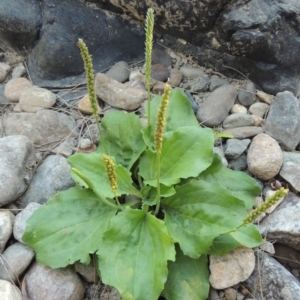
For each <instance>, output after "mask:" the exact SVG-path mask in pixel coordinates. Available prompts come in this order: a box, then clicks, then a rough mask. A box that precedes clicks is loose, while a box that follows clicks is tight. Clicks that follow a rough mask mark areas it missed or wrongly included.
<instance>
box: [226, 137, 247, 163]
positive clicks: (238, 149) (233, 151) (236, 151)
mask: <svg viewBox="0 0 300 300" xmlns="http://www.w3.org/2000/svg"><path fill="white" fill-rule="evenodd" d="M250 142H251V140H250V139H244V140H238V139H228V140H227V142H226V148H225V156H226V158H228V159H236V158H238V157H239V156H241V155H242V154H243V153H244V152H245V151H246V149H247V148H248V146H249V144H250Z"/></svg>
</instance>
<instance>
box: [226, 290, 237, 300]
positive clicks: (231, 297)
mask: <svg viewBox="0 0 300 300" xmlns="http://www.w3.org/2000/svg"><path fill="white" fill-rule="evenodd" d="M224 296H225V298H226V300H236V299H237V296H238V292H237V290H235V289H233V288H228V289H226V290H225V293H224Z"/></svg>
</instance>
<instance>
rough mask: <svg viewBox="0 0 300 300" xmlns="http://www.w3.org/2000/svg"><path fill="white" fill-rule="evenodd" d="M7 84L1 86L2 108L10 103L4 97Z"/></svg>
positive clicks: (0, 103)
mask: <svg viewBox="0 0 300 300" xmlns="http://www.w3.org/2000/svg"><path fill="white" fill-rule="evenodd" d="M4 89H5V84H4V83H3V84H0V106H5V105H7V104H9V101H8V100H7V99H6V98H5V97H4Z"/></svg>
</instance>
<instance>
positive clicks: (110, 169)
mask: <svg viewBox="0 0 300 300" xmlns="http://www.w3.org/2000/svg"><path fill="white" fill-rule="evenodd" d="M103 161H104V164H105V169H106V174H107V177H108V180H109V184H110V186H111V189H112V191H113V193H114V195H115V197H117V194H116V190H117V188H118V183H117V173H116V165H115V163H114V161H113V160H112V159H111V157H109V156H108V155H106V154H103Z"/></svg>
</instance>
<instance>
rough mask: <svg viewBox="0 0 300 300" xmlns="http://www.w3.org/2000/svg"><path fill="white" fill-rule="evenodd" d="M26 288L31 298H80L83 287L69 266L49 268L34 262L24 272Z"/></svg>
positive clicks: (83, 291)
mask: <svg viewBox="0 0 300 300" xmlns="http://www.w3.org/2000/svg"><path fill="white" fill-rule="evenodd" d="M25 280H26V289H27V294H28V297H29V298H30V299H32V300H41V299H43V300H54V299H59V300H82V299H83V298H84V293H85V288H84V285H83V283H82V282H81V280H80V278H79V277H78V275H77V274H76V273H75V272H74V271H73V270H72V269H71V268H63V269H50V268H48V267H46V266H43V265H42V264H39V263H37V262H36V263H34V264H33V265H32V266H31V267H30V269H29V271H28V272H27V273H26V279H25Z"/></svg>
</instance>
